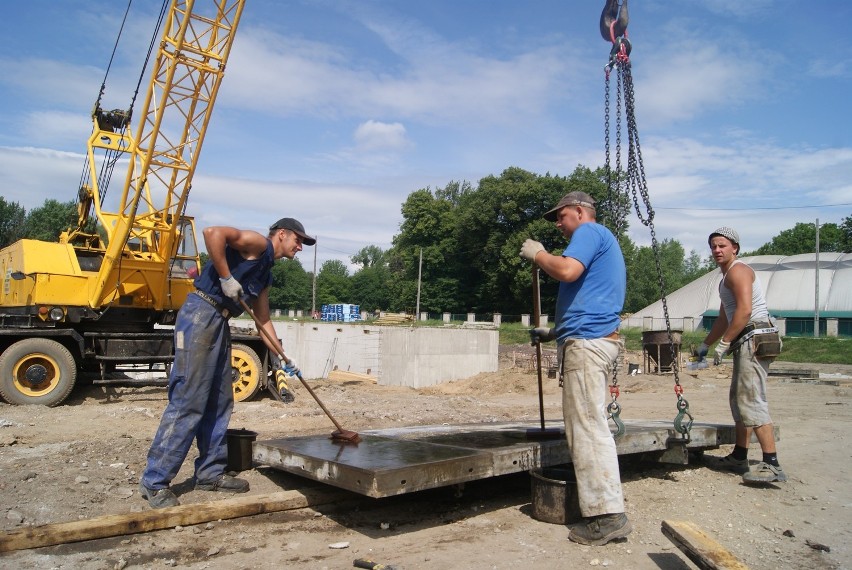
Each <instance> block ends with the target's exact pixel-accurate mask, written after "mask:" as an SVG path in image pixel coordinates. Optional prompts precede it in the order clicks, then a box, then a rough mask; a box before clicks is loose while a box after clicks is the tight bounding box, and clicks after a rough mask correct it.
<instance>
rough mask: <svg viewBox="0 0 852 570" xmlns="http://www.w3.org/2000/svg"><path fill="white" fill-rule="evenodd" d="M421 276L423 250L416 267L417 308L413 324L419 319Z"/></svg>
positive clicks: (421, 249)
mask: <svg viewBox="0 0 852 570" xmlns="http://www.w3.org/2000/svg"><path fill="white" fill-rule="evenodd" d="M422 274H423V248H422V247H421V248H420V263H419V264H418V265H417V308H415V309H414V322H417V319H419V318H420V276H421V275H422Z"/></svg>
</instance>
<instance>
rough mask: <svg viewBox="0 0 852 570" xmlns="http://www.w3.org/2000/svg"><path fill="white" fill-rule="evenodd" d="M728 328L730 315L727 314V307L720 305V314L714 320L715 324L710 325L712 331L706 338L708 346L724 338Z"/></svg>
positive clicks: (705, 342) (705, 341)
mask: <svg viewBox="0 0 852 570" xmlns="http://www.w3.org/2000/svg"><path fill="white" fill-rule="evenodd" d="M726 330H728V316H727V315H726V314H725V307H724V306H723V305H719V316H718V317H716V320H715V321H713V326H712V327H710V332H709V333H707V336H706V337H705V338H704V344H705V345H706V346H712V345H713V343H714V342H716V341H717V340H719V339H720V338H722V335H723V334H725V331H726Z"/></svg>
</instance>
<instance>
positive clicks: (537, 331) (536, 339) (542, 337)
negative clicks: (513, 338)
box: [530, 327, 556, 346]
mask: <svg viewBox="0 0 852 570" xmlns="http://www.w3.org/2000/svg"><path fill="white" fill-rule="evenodd" d="M555 338H556V331H554V330H553V329H552V328H550V327H536V328H534V329H530V344H531V345H533V346H535V345H537V344H538V343H540V342H547V341H549V340H554V339H555Z"/></svg>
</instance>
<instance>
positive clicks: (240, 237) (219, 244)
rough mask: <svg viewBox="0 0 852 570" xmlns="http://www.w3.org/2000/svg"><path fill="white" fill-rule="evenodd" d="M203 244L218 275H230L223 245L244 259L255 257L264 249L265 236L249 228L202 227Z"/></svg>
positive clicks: (223, 276) (224, 276) (225, 276)
mask: <svg viewBox="0 0 852 570" xmlns="http://www.w3.org/2000/svg"><path fill="white" fill-rule="evenodd" d="M203 236H204V245H205V246H206V247H207V255H209V256H210V261H211V262H212V263H213V267H215V268H216V273H218V274H219V277H221V278H223V279H226V278H228V277H230V276H231V270H230V268H229V267H228V260H227V259H226V258H225V246H226V245H227V246H228V247H230V248H231V249H233V250H235V251H237V252H239V254H240V255H242V256H243V257H244V258H245V259H256V258H257V257H258V256H260V255H261V254H262V253H263V252H264V251H265V250H266V238H265V237H264V236H262V235H260V234H259V233H257V232H255V231H251V230H239V229H237V228H231V227H227V226H211V227H208V228H204V231H203Z"/></svg>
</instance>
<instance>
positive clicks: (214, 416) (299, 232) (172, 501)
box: [139, 218, 316, 508]
mask: <svg viewBox="0 0 852 570" xmlns="http://www.w3.org/2000/svg"><path fill="white" fill-rule="evenodd" d="M204 243H205V245H206V246H207V253H208V254H209V256H210V261H209V262H208V263H207V265H205V266H204V269H202V271H201V274H200V275H199V276H198V277H197V278H196V279H195V287H196V291H194V292H193V293H192V294H190V295H188V296H187V298H186V302H185V303H184V304H183V306H182V307H181V309H180V311H179V312H178V316H177V321H176V322H175V337H174V338H175V340H174V342H175V359H174V363H173V364H172V368H171V372H170V374H169V403H168V405H167V406H166V409H165V411H164V412H163V417H162V419H161V420H160V427H159V429H158V430H157V434H156V436H155V437H154V441H153V443H152V444H151V449H150V450H149V451H148V462H147V467H146V468H145V471H144V472H143V473H142V477H141V479H140V481H139V492H140V494H141V495H142V498H143V499H147V500H148V503H149V504H150V505H151V506H152V507H155V508H160V507H172V506H175V505H178V504H179V502H178V499H177V497H176V496H175V494H174V492H173V491H172V490H171V489H170V488H169V485H170V483H171V481H172V479H173V478H174V477H175V476H176V475H177V473H178V471H179V470H180V467H181V465H182V464H183V462H184V460H185V459H186V456H187V454H188V453H189V449H190V447H191V446H192V442H193V440H195V441H196V444H197V446H198V458H197V459H196V460H195V473H194V479H195V488H196V489H199V490H203V491H228V492H235V493H244V492H246V491H248V490H249V484H248V481H246V480H244V479H238V478H236V477H232V476H230V475H227V474H226V473H225V467H226V465H227V462H228V449H227V442H226V437H225V434H226V431H227V429H228V422H229V421H230V418H231V411H232V410H233V407H234V393H233V387H232V385H231V334H230V328H229V326H228V320H229V318H230V317H232V316H235V315H239V314H241V313H242V312H243V310H242V308H241V306H240V301H241V300H245V301H246V302H247V303H248V304H249V305H251V307H252V311H253V312H254V314H255V316H256V317H257V319H258V322H259V324H260V325H262V326H263V328H264V329H265V330H266V331H267V332H268V333H269V335H268V336H269V337H270V338H273V339H274V338H277V336H276V335H275V329H274V328H273V326H272V322H271V321H270V318H269V287H270V285H271V284H272V266H273V264H274V263H275V260H277V259H281V258H282V257H286V258H288V259H293V258H294V257H295V256H296V254H297V253H298V252H299V251H301V250H302V245H314V243H316V240H315V239H314V238H312V237H309V236H308V235H307V234H306V233H305V228H304V226H302V224H301V223H300V222H299V221H298V220H295V219H293V218H282V219H280V220H278V221H277V222H275V223H274V224H273V225H272V227H270V228H269V234H268V235H267V236H264V235H262V234H260V233H258V232H255V231H250V230H239V229H236V228H231V227H224V226H218V227H209V228H205V229H204ZM266 336H267V335H261V338H263V340H264V342H265V343H266V344H267V346H268V348H269V349H270V350H271V351H272V352H273V354H278V353H279V351H280V350H281V349H280V347H276V346H274V345H272V344H271V343H270V341H269V340H268V339H267V338H266ZM284 370H285V372H287V373H288V374H290V375H296V374H298V373H299V369H298V367H296V365H295V364H294V363H293V362H290V363H289V364H288V365H287V366H285V367H284Z"/></svg>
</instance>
